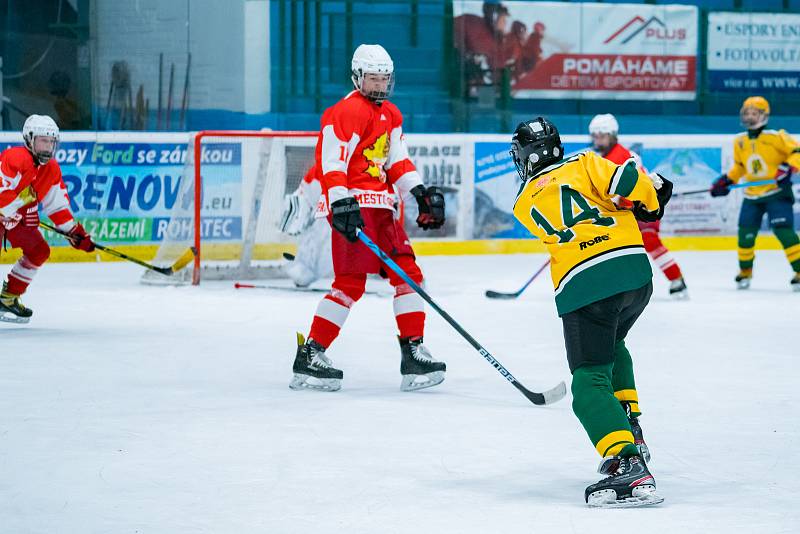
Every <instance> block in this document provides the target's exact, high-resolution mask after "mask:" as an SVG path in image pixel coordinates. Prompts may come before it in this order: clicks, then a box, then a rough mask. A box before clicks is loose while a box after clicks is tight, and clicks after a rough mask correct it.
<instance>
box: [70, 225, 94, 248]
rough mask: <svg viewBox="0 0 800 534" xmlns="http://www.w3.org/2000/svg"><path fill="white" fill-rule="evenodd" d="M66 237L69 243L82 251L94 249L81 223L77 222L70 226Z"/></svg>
mask: <svg viewBox="0 0 800 534" xmlns="http://www.w3.org/2000/svg"><path fill="white" fill-rule="evenodd" d="M67 239H69V244H70V245H72V247H73V248H76V249H78V250H82V251H84V252H91V251H93V250H94V243H93V242H92V238H91V237H89V234H87V233H86V230H84V228H83V226H82V225H81V223H78V224H76V225H75V226H73V227H72V230H70V231H69V237H68V238H67Z"/></svg>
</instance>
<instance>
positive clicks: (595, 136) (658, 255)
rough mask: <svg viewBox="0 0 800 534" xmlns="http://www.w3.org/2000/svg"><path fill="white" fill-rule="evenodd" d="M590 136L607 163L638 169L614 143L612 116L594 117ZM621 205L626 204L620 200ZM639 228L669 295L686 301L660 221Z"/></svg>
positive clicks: (629, 155) (615, 132)
mask: <svg viewBox="0 0 800 534" xmlns="http://www.w3.org/2000/svg"><path fill="white" fill-rule="evenodd" d="M589 134H590V135H591V136H592V147H593V148H594V150H595V152H597V153H598V154H600V155H601V156H603V157H604V158H606V159H607V160H609V161H612V162H614V163H616V164H617V165H622V164H623V163H625V162H626V161H628V160H629V159H631V158H634V159H636V162H637V163H638V164H639V166H640V167H641V162H640V161H639V160H638V157H637V156H634V155H633V154H632V153H631V152H630V151H629V150H628V149H627V148H625V147H624V146H623V145H621V144H620V143H619V142H617V135H618V134H619V124H618V123H617V119H616V118H615V117H614V115H611V114H610V113H606V114H603V115H595V117H594V118H593V119H592V121H591V122H590V123H589ZM621 200H622V202H623V203H624V202H625V200H624V199H621ZM637 222H638V224H639V231H640V232H642V240H643V241H644V248H645V250H646V251H647V253H648V254H649V255H650V258H651V259H652V260H653V263H655V264H656V265H658V267H659V268H660V269H661V272H663V273H664V276H666V277H667V280H669V282H670V286H669V294H670V296H671V297H673V298H676V299H685V298H688V297H689V293H688V290H687V288H686V282H685V281H684V279H683V273H681V268H680V267H679V266H678V263H677V262H676V261H675V258H673V257H672V254H670V252H669V250H668V249H667V247H665V246H664V243H662V242H661V237H660V236H659V235H658V233H659V229H660V227H661V221H656V222H642V221H637Z"/></svg>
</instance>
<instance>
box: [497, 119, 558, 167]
mask: <svg viewBox="0 0 800 534" xmlns="http://www.w3.org/2000/svg"><path fill="white" fill-rule="evenodd" d="M510 154H511V159H513V160H514V165H515V166H516V167H517V172H518V173H519V176H520V178H522V179H523V180H526V179H527V177H528V176H531V175H533V174H535V173H536V172H537V171H538V170H540V169H543V168H544V167H546V166H547V165H550V164H551V163H555V162H557V161H560V160H561V159H562V158H563V157H564V147H563V146H561V136H560V135H558V129H557V128H556V125H555V124H553V123H552V122H550V121H549V120H547V119H545V118H544V117H536V118H535V119H532V120H529V121H525V122H521V123H519V125H518V126H517V129H516V130H514V135H513V136H512V137H511V152H510Z"/></svg>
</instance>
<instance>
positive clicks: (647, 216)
mask: <svg viewBox="0 0 800 534" xmlns="http://www.w3.org/2000/svg"><path fill="white" fill-rule="evenodd" d="M658 177H659V178H661V182H662V183H661V187H660V188H659V189H656V197H657V198H658V209H657V210H656V211H648V209H647V207H646V206H645V205H644V204H642V203H641V202H639V201H638V200H637V201H635V202H634V203H633V216H634V217H636V220H637V221H642V222H656V221H658V220H660V219H661V217H663V216H664V209H665V208H666V207H667V204H668V203H669V199H670V198H672V182H670V181H669V180H667V179H666V178H664V177H663V176H661V175H660V174H659V175H658Z"/></svg>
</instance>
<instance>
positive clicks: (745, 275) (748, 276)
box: [734, 269, 753, 289]
mask: <svg viewBox="0 0 800 534" xmlns="http://www.w3.org/2000/svg"><path fill="white" fill-rule="evenodd" d="M752 279H753V269H742V270H741V271H739V274H737V275H736V278H735V279H734V280H735V281H736V288H737V289H750V280H752Z"/></svg>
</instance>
